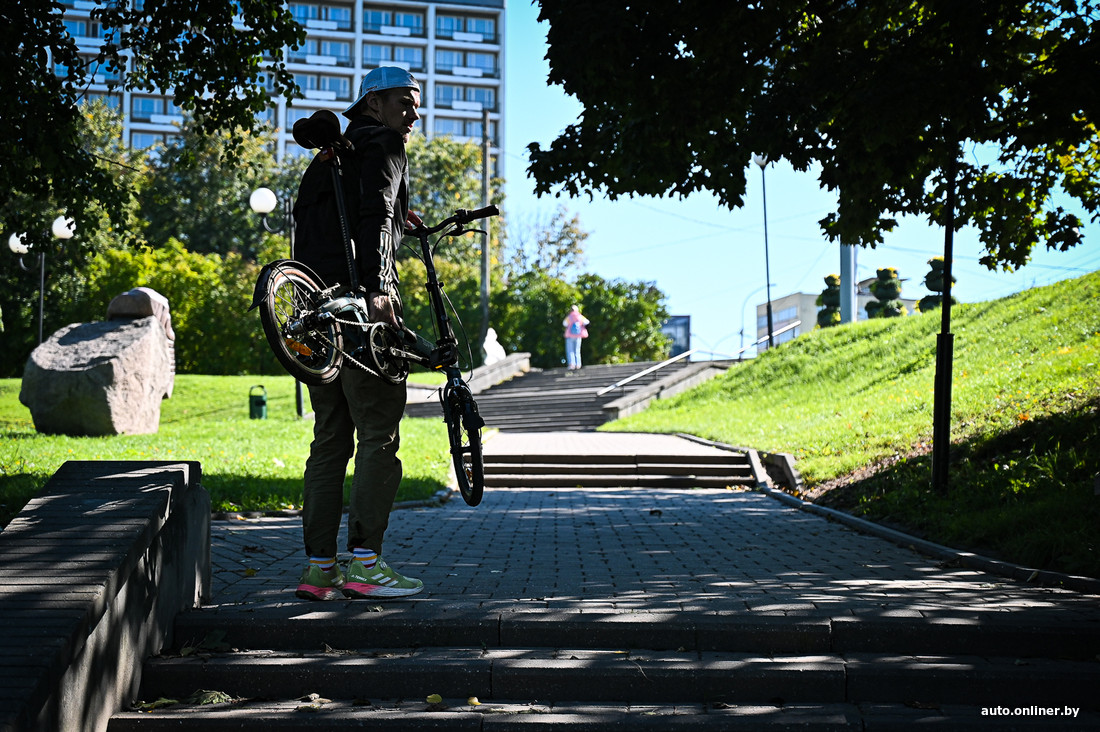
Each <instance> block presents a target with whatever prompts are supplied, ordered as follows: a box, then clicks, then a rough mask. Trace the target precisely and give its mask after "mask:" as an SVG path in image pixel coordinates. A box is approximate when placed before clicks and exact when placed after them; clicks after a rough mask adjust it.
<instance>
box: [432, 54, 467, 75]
mask: <svg viewBox="0 0 1100 732" xmlns="http://www.w3.org/2000/svg"><path fill="white" fill-rule="evenodd" d="M464 55H465V54H463V53H462V51H447V50H439V51H436V52H435V70H436V71H437V72H440V73H446V74H450V73H452V72H453V71H454V70H455V68H456V67H459V66H464V65H465V61H464V60H463V56H464Z"/></svg>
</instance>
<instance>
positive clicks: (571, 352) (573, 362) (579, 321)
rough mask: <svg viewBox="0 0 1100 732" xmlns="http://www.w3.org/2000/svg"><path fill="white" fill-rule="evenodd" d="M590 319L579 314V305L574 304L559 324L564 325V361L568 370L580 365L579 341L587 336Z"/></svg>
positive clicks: (577, 367)
mask: <svg viewBox="0 0 1100 732" xmlns="http://www.w3.org/2000/svg"><path fill="white" fill-rule="evenodd" d="M590 322H591V321H590V320H589V319H588V318H586V317H584V316H583V315H581V308H580V306H579V305H574V306H573V309H572V310H570V311H569V315H566V316H565V320H563V321H561V324H562V325H563V326H565V363H566V365H567V366H568V367H569V370H570V371H573V370H576V369H579V368H580V367H581V341H582V340H584V339H585V338H587V337H588V328H587V327H585V326H587V325H588V324H589V323H590Z"/></svg>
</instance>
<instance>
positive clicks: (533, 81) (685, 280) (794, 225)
mask: <svg viewBox="0 0 1100 732" xmlns="http://www.w3.org/2000/svg"><path fill="white" fill-rule="evenodd" d="M537 17H538V10H537V8H536V7H534V6H533V5H531V4H529V2H528V0H511V2H509V3H508V7H507V13H506V38H507V47H506V49H505V81H506V84H507V94H506V99H505V115H506V117H505V141H504V143H505V147H504V156H505V175H506V178H507V182H506V187H505V194H506V198H505V207H506V211H505V213H506V214H507V215H508V216H509V217H510V219H511V220H512V221H524V220H530V219H532V218H534V217H537V216H539V215H547V216H548V215H549V214H550V213H551V212H552V211H553V210H554V209H555V207H557V206H558V205H562V206H564V207H565V208H566V209H567V210H568V211H570V212H571V213H573V214H576V215H577V216H578V217H579V218H580V221H581V224H582V227H583V228H584V229H585V230H586V231H588V232H590V236H589V238H588V240H587V242H586V267H585V269H586V270H588V271H591V272H595V273H596V274H599V275H600V276H602V277H605V278H609V279H625V280H629V281H637V280H646V281H652V282H655V283H656V284H657V286H658V287H659V288H660V289H661V290H662V291H664V292H665V294H666V295H668V302H669V309H670V312H671V313H672V314H674V315H690V316H691V319H692V333H693V338H692V346H693V347H696V348H703V349H709V350H714V351H718V352H723V353H733V352H736V350H737V349H738V348H739V346H740V343H741V336H740V335H739V332H740V331H741V329H742V327H744V329H745V331H746V336H745V343H746V344H748V343H750V342H751V341H752V339H753V334H754V333H755V305H756V304H757V303H762V302H764V300H765V296H764V285H765V280H766V278H765V274H764V273H765V266H764V210H763V196H762V193H761V180H760V178H761V176H760V170H759V168H757V167H756V166H755V165H752V163H751V161H748V160H746V161H745V165H746V167H750V166H751V170H750V171H749V176H750V177H749V185H748V192H747V195H746V197H745V204H744V206H743V207H742V208H741V209H738V210H735V211H730V210H728V209H724V208H721V207H719V206H718V203H717V201H716V200H715V199H714V198H712V197H710V196H709V195H693V196H691V197H689V198H687V199H684V200H680V199H678V198H671V199H670V198H664V199H658V198H651V197H644V198H634V199H620V200H618V201H615V202H612V201H607V200H603V199H601V198H598V197H597V198H596V200H594V201H592V202H589V201H588V199H587V197H585V198H582V199H568V198H564V197H563V198H553V197H547V196H544V197H542V198H537V197H535V196H534V194H533V188H534V186H533V182H532V181H531V179H530V178H528V177H527V157H526V148H527V145H528V144H529V143H531V142H536V141H537V142H539V143H542V144H543V145H544V146H545V145H547V144H549V143H550V142H551V141H552V140H553V139H554V138H555V137H557V135H558V134H559V133H560V132H561V131H562V130H563V129H564V128H565V127H566V126H568V125H569V124H571V123H573V122H574V121H575V120H576V119H577V115H578V113H579V111H580V105H579V104H578V103H577V102H576V101H575V100H574V99H572V98H571V97H568V96H566V94H565V93H564V92H563V91H562V90H561V88H560V87H556V86H549V85H548V84H547V81H546V77H547V64H546V61H545V59H544V56H545V53H546V28H547V26H546V24H545V23H542V24H540V23H539V22H538V21H537ZM765 175H766V176H767V206H768V211H767V216H768V254H769V260H770V268H771V275H772V276H771V280H772V283H773V286H772V288H771V295H772V298H773V299H774V298H779V297H782V296H784V295H789V294H791V293H794V292H807V293H813V294H817V293H819V292H821V290H822V289H823V288H824V286H825V285H824V281H823V278H824V277H825V276H826V275H828V274H830V273H832V272H838V271H839V269H840V254H839V249H838V247H837V246H836V245H832V244H828V243H827V242H826V240H825V237H824V235H823V234H822V233H821V229H820V227H819V226H818V224H817V222H818V220H820V219H821V218H823V217H824V216H825V215H826V214H828V213H830V212H831V211H833V206H834V204H835V197H834V196H833V195H832V194H830V193H829V192H828V191H824V190H822V189H820V188H819V186H818V183H817V180H816V176H815V175H814V174H813V173H810V172H807V173H798V172H795V171H794V170H792V169H791V168H790V166H789V165H786V164H785V163H783V162H780V163H778V164H776V165H770V166H768V168H767V169H766V173H765ZM1082 218H1084V217H1082ZM1084 233H1085V243H1083V244H1081V245H1078V246H1077V247H1076V248H1075V249H1074V250H1071V251H1070V252H1066V253H1062V252H1047V251H1045V250H1044V251H1041V252H1037V253H1036V254H1035V255H1034V257H1033V260H1032V262H1030V263H1029V264H1028V265H1027V266H1025V267H1023V268H1022V269H1020V270H1019V271H1017V272H1013V273H1005V272H991V271H989V270H987V269H986V268H985V267H982V266H981V265H979V264H978V258H979V257H980V256H981V251H982V248H981V245H980V244H979V242H978V238H977V234H976V232H974V231H973V230H969V229H964V230H963V231H962V232H959V233H958V234H956V236H955V243H954V252H955V262H954V271H955V276H956V278H957V279H958V282H957V284H956V286H955V290H954V294H955V296H956V298H958V300H960V301H961V302H980V301H984V300H991V299H995V298H998V297H1003V296H1005V295H1009V294H1011V293H1013V292H1018V291H1020V290H1023V289H1027V288H1029V287H1032V286H1035V285H1044V284H1049V283H1051V282H1056V281H1058V280H1063V279H1068V278H1072V277H1077V276H1080V275H1082V274H1085V273H1087V272H1091V271H1094V270H1096V269H1100V225H1097V224H1089V225H1088V226H1086V227H1085V229H1084ZM943 243H944V236H943V231H942V229H938V228H933V227H929V226H928V225H927V224H926V223H925V222H923V221H921V220H917V219H913V220H904V221H902V223H901V225H900V226H899V227H898V228H897V229H895V231H894V232H891V233H889V234H887V235H886V242H885V244H884V245H882V246H879V247H878V248H876V249H861V250H858V254H857V268H858V270H857V272H858V276H859V277H860V279H862V278H865V277H871V276H874V273H875V270H876V269H878V268H880V267H895V268H897V269H898V272H899V274H900V276H901V277H902V278H903V279H908V280H909V281H908V282H905V283H904V289H903V292H902V295H903V297H908V298H914V299H920V298H921V297H923V296H924V295H926V294H928V291H927V290H925V288H924V286H923V284H922V281H923V279H924V275H925V273H926V272H927V271H928V266H927V261H928V259H929V258H930V257H933V256H936V255H937V254H940V255H942V254H943ZM563 317H564V314H563ZM594 325H598V324H594ZM595 337H598V330H597V331H596V334H595ZM747 353H748V354H751V353H752V351H751V350H750V351H748V352H747Z"/></svg>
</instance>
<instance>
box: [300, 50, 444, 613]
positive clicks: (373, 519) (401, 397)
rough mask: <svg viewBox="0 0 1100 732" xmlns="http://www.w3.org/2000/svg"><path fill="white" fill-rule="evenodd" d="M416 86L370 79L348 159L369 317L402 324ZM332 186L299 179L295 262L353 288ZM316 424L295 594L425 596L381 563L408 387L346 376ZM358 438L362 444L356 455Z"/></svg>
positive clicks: (321, 173) (323, 175) (394, 71)
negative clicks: (401, 274) (401, 255)
mask: <svg viewBox="0 0 1100 732" xmlns="http://www.w3.org/2000/svg"><path fill="white" fill-rule="evenodd" d="M419 106H420V85H419V84H418V83H417V81H416V79H415V78H413V77H412V75H411V74H409V72H408V71H406V70H405V69H401V68H396V67H392V66H383V67H380V68H377V69H373V70H372V71H370V72H369V73H368V74H367V75H366V76H364V77H363V81H362V83H361V84H360V86H359V97H358V98H357V99H356V100H355V102H353V103H352V104H351V106H349V107H348V108H347V109H346V110H345V111H344V116H345V117H347V118H349V119H350V120H351V121H350V123H349V124H348V126H347V129H346V131H345V133H344V136H345V137H346V138H347V139H348V140H350V141H351V143H352V145H354V150H353V151H352V152H350V153H343V154H342V155H341V164H342V167H343V170H344V182H343V189H344V196H345V201H344V205H345V209H346V211H347V218H348V228H349V231H350V234H351V238H352V240H353V241H354V242H355V252H356V254H355V267H356V268H357V275H358V280H359V283H360V284H361V285H362V287H363V288H364V290H365V292H366V293H368V303H369V306H370V319H371V320H372V321H373V322H387V323H391V324H393V325H398V322H399V316H400V313H401V300H400V295H399V292H398V277H397V267H396V262H397V257H396V252H397V247H398V246H399V245H400V243H401V238H402V236H403V235H404V228H405V220H406V218H407V217H408V213H409V164H408V158H407V157H406V154H405V144H406V143H407V142H408V141H409V136H410V135H411V133H412V129H413V126H414V125H415V124H416V121H417V120H418V119H420V115H419V114H418V113H417V109H418V107H419ZM334 198H335V194H334V193H333V189H332V184H331V177H330V172H329V170H328V169H327V168H326V167H325V166H324V164H323V163H322V161H320V160H319V159H315V160H314V161H313V163H312V164H311V165H310V166H309V168H308V169H307V170H306V173H305V175H303V177H302V183H301V186H300V188H299V193H298V199H297V202H296V204H295V206H294V218H295V234H296V240H297V246H296V250H297V251H296V252H295V256H296V258H297V259H298V260H299V261H301V262H302V263H303V264H305V265H307V266H309V267H310V268H312V269H313V270H314V271H315V272H316V273H317V274H318V275H319V276H320V277H321V278H322V279H323V280H324V282H325V284H326V285H333V284H335V283H337V282H342V283H346V282H348V281H349V279H348V275H349V273H348V264H347V257H346V254H345V248H344V240H343V236H342V234H340V233H339V231H340V230H339V228H338V227H339V222H338V220H337V221H334V220H333V219H334V218H335V217H334V214H333V210H334V206H333V200H334ZM309 395H310V401H311V402H312V404H313V410H314V413H315V414H316V422H315V423H314V428H313V442H312V443H311V445H310V450H309V458H308V459H307V461H306V469H305V499H304V504H303V510H302V531H303V535H304V539H305V551H306V554H307V555H308V556H309V565H308V566H307V567H306V569H305V571H304V572H303V573H302V578H301V580H300V583H299V585H298V589H297V591H296V592H295V594H296V595H297V596H298V597H301V598H304V599H308V600H329V599H334V598H337V597H339V596H340V595H341V594H343V595H346V596H348V597H353V598H354V597H371V598H377V597H404V596H408V595H415V594H416V593H418V592H420V591H421V590H422V589H423V587H424V585H423V583H422V582H421V581H420V580H418V579H413V578H410V577H403V576H402V575H401V574H399V573H398V572H396V571H395V570H394V569H392V568H391V567H389V566H388V565H387V564H386V563H385V562H384V561H383V560H382V542H383V537H384V534H385V532H386V527H387V526H388V524H389V515H390V510H391V509H392V507H393V501H394V498H395V497H396V495H397V489H398V486H399V485H400V483H401V460H400V459H399V458H398V456H397V450H398V447H399V446H400V433H399V425H400V422H401V416H402V414H403V413H404V411H405V400H406V392H405V384H404V382H402V383H399V384H394V383H391V382H389V381H387V380H385V379H381V378H379V377H377V376H374V375H372V374H370V373H367V372H366V371H362V370H359V369H354V368H348V369H343V370H341V372H340V374H339V376H338V377H337V378H336V380H335V381H333V382H332V383H330V384H326V385H324V386H310V387H309ZM356 440H358V445H356V444H355V443H356ZM353 454H354V457H355V467H354V473H353V476H352V483H351V494H350V497H349V508H348V550H349V551H351V553H352V558H351V563H350V564H349V565H348V571H347V575H346V576H345V575H344V574H343V573H342V572H341V570H340V568H339V566H337V564H336V558H337V546H336V543H337V534H338V532H339V529H340V521H341V517H342V513H343V505H344V477H345V475H346V472H347V466H348V461H349V460H350V459H351V458H352V455H353Z"/></svg>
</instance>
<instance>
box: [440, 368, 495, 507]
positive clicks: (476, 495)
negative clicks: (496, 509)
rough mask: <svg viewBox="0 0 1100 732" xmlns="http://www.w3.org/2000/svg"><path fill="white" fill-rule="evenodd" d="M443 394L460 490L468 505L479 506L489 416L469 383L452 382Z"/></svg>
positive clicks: (445, 418)
mask: <svg viewBox="0 0 1100 732" xmlns="http://www.w3.org/2000/svg"><path fill="white" fill-rule="evenodd" d="M441 398H442V400H443V419H444V420H445V421H446V422H447V439H448V440H449V441H450V443H451V461H452V462H453V464H454V468H455V477H456V478H457V480H458V490H459V492H461V493H462V500H464V501H466V503H467V505H470V506H476V505H478V504H479V503H481V497H482V495H483V493H484V491H485V463H484V460H483V458H482V454H481V428H482V427H484V426H485V420H483V419H482V418H481V415H480V414H479V413H478V411H477V402H475V401H474V396H473V394H471V393H470V390H469V388H467V387H466V385H465V384H462V385H461V386H458V387H456V386H453V385H451V384H448V385H447V387H446V388H445V389H444V390H443V395H442V397H441Z"/></svg>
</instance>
